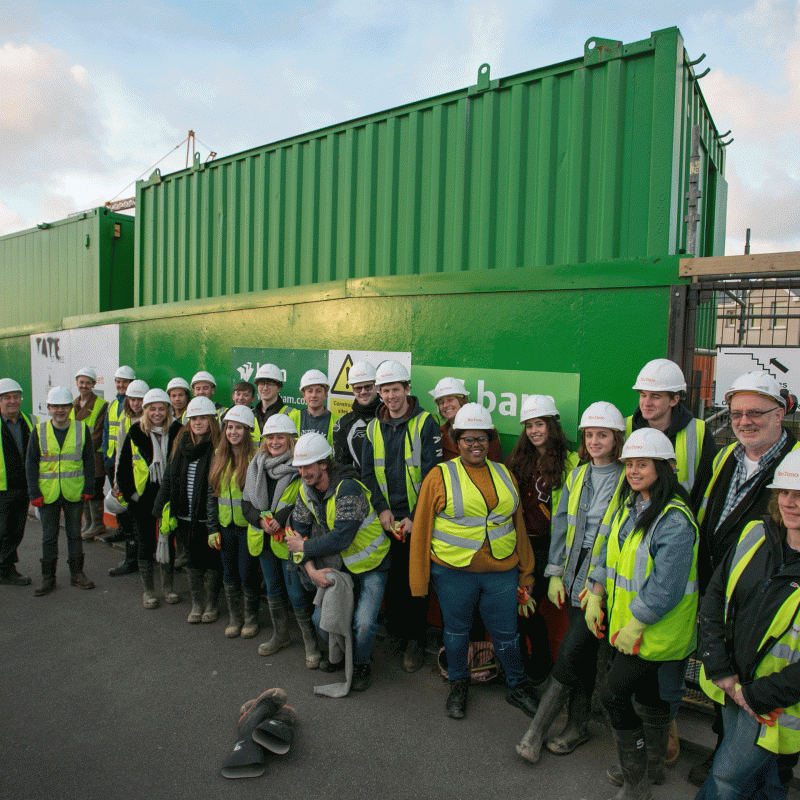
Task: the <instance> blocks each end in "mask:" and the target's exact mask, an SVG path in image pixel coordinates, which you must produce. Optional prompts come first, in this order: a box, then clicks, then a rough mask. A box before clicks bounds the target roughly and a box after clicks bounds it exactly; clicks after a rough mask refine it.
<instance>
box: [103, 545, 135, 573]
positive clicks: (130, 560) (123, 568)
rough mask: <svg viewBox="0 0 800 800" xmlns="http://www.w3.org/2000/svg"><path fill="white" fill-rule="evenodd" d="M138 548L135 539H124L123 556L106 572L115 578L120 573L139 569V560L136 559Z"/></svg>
mask: <svg viewBox="0 0 800 800" xmlns="http://www.w3.org/2000/svg"><path fill="white" fill-rule="evenodd" d="M137 552H138V550H137V547H136V539H126V540H125V558H124V560H123V561H120V563H119V564H117V566H116V567H112V568H111V569H110V570H109V571H108V574H109V575H111V577H112V578H117V577H119V576H120V575H130V574H131V573H133V572H138V571H139V562H138V561H137V560H136V554H137Z"/></svg>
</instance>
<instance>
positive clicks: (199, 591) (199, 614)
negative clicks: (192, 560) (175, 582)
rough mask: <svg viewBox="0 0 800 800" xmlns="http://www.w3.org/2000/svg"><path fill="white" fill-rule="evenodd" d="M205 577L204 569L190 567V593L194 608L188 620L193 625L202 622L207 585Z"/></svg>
mask: <svg viewBox="0 0 800 800" xmlns="http://www.w3.org/2000/svg"><path fill="white" fill-rule="evenodd" d="M203 577H204V573H203V570H202V569H193V568H192V567H189V594H190V596H191V598H192V609H191V611H190V612H189V616H188V617H187V618H186V621H187V622H189V623H190V624H192V625H195V624H196V623H198V622H200V621H201V620H202V618H203V603H204V601H205V598H206V586H205V581H204V580H203Z"/></svg>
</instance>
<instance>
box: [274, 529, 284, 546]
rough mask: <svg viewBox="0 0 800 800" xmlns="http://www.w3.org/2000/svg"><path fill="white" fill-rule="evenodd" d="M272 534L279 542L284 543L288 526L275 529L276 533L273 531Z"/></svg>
mask: <svg viewBox="0 0 800 800" xmlns="http://www.w3.org/2000/svg"><path fill="white" fill-rule="evenodd" d="M270 536H271V537H272V538H273V539H274V540H275V541H276V542H277V543H278V544H283V540H284V539H285V538H286V528H280V529H279V530H277V531H275V533H271V534H270Z"/></svg>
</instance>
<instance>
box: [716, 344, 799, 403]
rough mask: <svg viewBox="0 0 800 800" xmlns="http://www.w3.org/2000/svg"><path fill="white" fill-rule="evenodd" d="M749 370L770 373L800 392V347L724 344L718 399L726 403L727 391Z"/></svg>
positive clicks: (718, 366)
mask: <svg viewBox="0 0 800 800" xmlns="http://www.w3.org/2000/svg"><path fill="white" fill-rule="evenodd" d="M745 372H768V373H769V374H770V375H772V377H773V378H775V380H776V381H777V382H778V384H779V385H780V386H781V387H783V388H786V389H788V390H789V391H790V392H791V393H792V394H798V393H800V348H797V347H720V349H719V355H718V356H717V378H716V392H715V396H714V402H715V404H716V405H720V406H721V405H723V404H724V403H725V392H727V391H728V389H730V387H731V384H732V383H733V381H734V380H736V378H738V377H739V376H740V375H744V373H745Z"/></svg>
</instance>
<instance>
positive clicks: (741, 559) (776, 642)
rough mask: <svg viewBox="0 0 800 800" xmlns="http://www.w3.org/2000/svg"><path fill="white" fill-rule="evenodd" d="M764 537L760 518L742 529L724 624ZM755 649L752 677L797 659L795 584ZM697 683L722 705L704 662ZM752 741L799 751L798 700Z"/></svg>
mask: <svg viewBox="0 0 800 800" xmlns="http://www.w3.org/2000/svg"><path fill="white" fill-rule="evenodd" d="M765 541H766V538H765V536H764V523H763V522H758V521H755V522H750V523H749V524H748V525H746V526H745V528H744V530H743V531H742V535H741V537H740V538H739V542H738V544H737V545H736V550H735V552H734V554H733V560H732V561H731V569H730V572H729V573H728V583H727V586H726V588H725V623H726V626H727V623H728V615H729V612H730V608H731V600H732V598H733V593H734V590H735V589H736V584H737V583H738V581H739V578H740V577H741V576H742V573H743V572H744V571H745V569H746V568H747V565H748V564H749V563H750V561H751V560H752V558H753V556H754V555H755V553H756V551H757V550H758V548H759V547H761V546H762V545H763V544H764V543H765ZM795 586H796V584H795ZM758 652H759V655H761V663H760V664H759V665H758V668H757V669H756V672H755V676H754V677H755V678H764V677H766V676H767V675H772V674H774V673H776V672H780V671H781V670H782V669H783V668H784V667H788V666H789V664H796V663H797V662H798V661H800V588H795V590H794V591H793V592H792V593H791V594H790V595H789V597H787V598H786V600H784V602H783V605H781V607H780V608H779V609H778V613H777V614H776V615H775V616H774V618H773V619H772V621H771V622H770V624H769V627H768V628H767V631H766V633H765V634H764V638H763V639H762V640H761V644H760V645H759V648H758ZM700 686H701V687H702V688H703V691H704V692H705V693H706V694H707V695H708V696H709V697H710V698H711V699H712V700H715V701H716V702H717V703H720V704H722V705H724V703H725V693H724V692H723V691H722V689H720V688H719V687H718V686H715V685H714V684H713V683H712V682H711V681H710V680H709V679H708V678H707V677H706V670H705V666H701V668H700ZM756 744H757V745H758V746H759V747H763V748H764V749H765V750H769V751H770V752H771V753H778V754H780V753H797V752H800V703H797V704H796V705H793V706H792V707H791V708H785V709H784V710H783V713H782V714H781V715H780V716H779V717H778V718H777V720H776V721H775V725H774V726H772V727H769V726H767V725H760V726H759V733H758V739H757V741H756Z"/></svg>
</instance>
